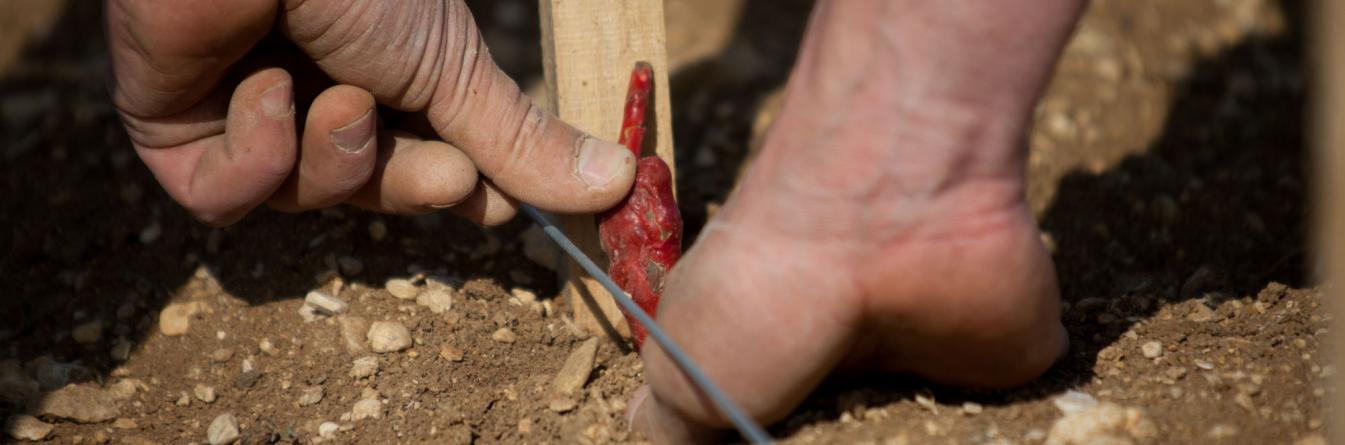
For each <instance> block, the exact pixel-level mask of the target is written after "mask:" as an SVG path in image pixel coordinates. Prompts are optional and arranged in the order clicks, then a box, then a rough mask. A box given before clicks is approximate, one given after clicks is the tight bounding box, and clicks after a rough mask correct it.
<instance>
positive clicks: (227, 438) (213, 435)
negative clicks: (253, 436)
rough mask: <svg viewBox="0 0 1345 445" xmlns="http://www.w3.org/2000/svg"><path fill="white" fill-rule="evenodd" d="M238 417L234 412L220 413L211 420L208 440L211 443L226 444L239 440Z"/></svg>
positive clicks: (207, 432)
mask: <svg viewBox="0 0 1345 445" xmlns="http://www.w3.org/2000/svg"><path fill="white" fill-rule="evenodd" d="M238 436H239V431H238V419H237V418H235V417H234V415H233V414H220V415H219V416H216V417H215V420H214V421H211V422H210V428H208V429H206V440H207V441H208V442H209V443H210V445H226V444H231V443H234V442H236V441H238Z"/></svg>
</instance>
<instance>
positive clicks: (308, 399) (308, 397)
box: [299, 386, 323, 407]
mask: <svg viewBox="0 0 1345 445" xmlns="http://www.w3.org/2000/svg"><path fill="white" fill-rule="evenodd" d="M322 396H323V390H322V387H321V386H310V387H307V388H304V389H303V391H301V392H300V393H299V406H301V407H304V406H313V405H317V404H318V402H321V401H322Z"/></svg>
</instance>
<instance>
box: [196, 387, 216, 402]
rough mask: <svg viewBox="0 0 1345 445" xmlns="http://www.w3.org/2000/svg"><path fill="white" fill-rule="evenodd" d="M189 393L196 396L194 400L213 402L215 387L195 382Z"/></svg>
mask: <svg viewBox="0 0 1345 445" xmlns="http://www.w3.org/2000/svg"><path fill="white" fill-rule="evenodd" d="M191 393H192V394H193V395H195V396H196V400H200V401H202V402H205V403H215V398H216V396H215V387H213V386H208V385H202V384H197V385H196V386H195V387H193V388H192V389H191Z"/></svg>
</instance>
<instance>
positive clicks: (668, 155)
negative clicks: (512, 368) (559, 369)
mask: <svg viewBox="0 0 1345 445" xmlns="http://www.w3.org/2000/svg"><path fill="white" fill-rule="evenodd" d="M540 3H541V24H542V55H543V69H544V72H545V75H546V86H547V106H548V107H549V108H550V110H551V111H552V112H553V113H555V114H556V115H557V116H559V117H560V118H561V119H563V120H565V121H566V122H568V123H570V124H571V125H574V126H576V127H578V128H579V129H580V130H583V131H585V132H587V133H588V134H591V135H593V136H596V137H599V138H603V139H606V140H609V141H614V140H617V139H618V138H619V136H620V131H621V130H620V124H621V121H620V120H617V119H615V117H616V116H617V115H620V114H622V109H623V106H624V101H625V95H624V94H623V92H624V91H625V87H626V82H627V81H628V80H629V74H630V68H631V67H632V66H634V65H635V63H636V62H638V61H646V62H648V63H649V64H650V66H651V67H652V69H653V72H654V77H653V81H654V88H653V93H654V94H653V96H652V100H651V103H650V105H651V106H650V107H649V111H650V112H651V113H653V115H652V116H650V118H649V120H648V122H650V125H649V127H648V128H647V129H646V131H647V133H646V137H647V138H650V139H652V141H651V142H652V144H646V145H652V151H653V153H652V154H654V155H657V156H658V157H660V158H662V159H663V160H664V162H666V163H667V164H668V167H669V169H670V170H671V171H672V172H674V173H675V171H676V167H675V164H674V163H673V145H672V121H671V114H670V112H669V108H668V88H667V85H668V73H667V57H666V54H665V48H664V41H665V35H664V34H665V32H664V21H663V2H661V1H656V0H584V1H566V0H540ZM646 148H649V147H646ZM561 223H562V224H561V225H562V227H564V229H565V233H566V235H567V236H569V237H570V239H572V240H574V242H575V243H578V244H579V247H580V248H581V249H583V251H584V253H585V254H587V255H588V256H589V257H590V258H594V259H596V260H598V261H599V263H600V265H601V266H603V267H604V268H606V264H605V263H606V261H605V260H603V254H602V250H601V248H600V247H599V242H598V231H597V227H596V225H595V223H594V219H593V217H592V216H588V215H585V216H568V217H565V218H562V219H561ZM561 269H562V271H561V275H562V276H561V278H562V282H563V283H564V285H563V289H562V295H563V296H564V297H565V298H566V301H567V302H568V303H569V305H570V307H571V308H572V310H573V311H574V318H575V322H576V324H578V325H579V326H580V327H582V328H584V329H586V330H588V331H589V332H591V333H601V332H605V333H607V334H610V335H618V336H621V337H629V336H630V328H629V327H628V326H627V324H626V322H625V317H624V316H623V315H622V313H621V311H620V309H619V308H618V307H617V305H616V303H615V302H614V301H613V300H612V297H611V294H609V293H608V292H607V291H606V290H605V289H603V287H602V286H601V285H599V284H598V283H597V282H596V281H594V280H593V279H592V278H591V277H588V276H587V275H586V274H584V273H583V272H582V271H581V270H580V269H579V267H578V266H577V265H575V264H573V263H572V262H571V263H568V264H566V265H565V266H563V267H562V268H561Z"/></svg>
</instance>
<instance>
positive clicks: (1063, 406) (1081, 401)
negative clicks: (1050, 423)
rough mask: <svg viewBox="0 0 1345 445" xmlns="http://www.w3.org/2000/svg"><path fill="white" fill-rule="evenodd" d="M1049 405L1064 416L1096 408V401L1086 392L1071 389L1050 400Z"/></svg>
mask: <svg viewBox="0 0 1345 445" xmlns="http://www.w3.org/2000/svg"><path fill="white" fill-rule="evenodd" d="M1051 403H1054V404H1055V407H1056V408H1059V409H1060V412H1061V413H1064V414H1065V415H1067V416H1068V415H1070V414H1074V413H1077V412H1080V411H1083V410H1086V409H1089V408H1092V407H1094V406H1097V404H1098V402H1097V399H1096V398H1094V397H1093V396H1092V395H1089V394H1088V393H1086V392H1082V391H1075V390H1073V389H1071V390H1068V391H1065V392H1063V393H1061V394H1060V395H1058V396H1055V397H1054V398H1052V399H1051Z"/></svg>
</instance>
